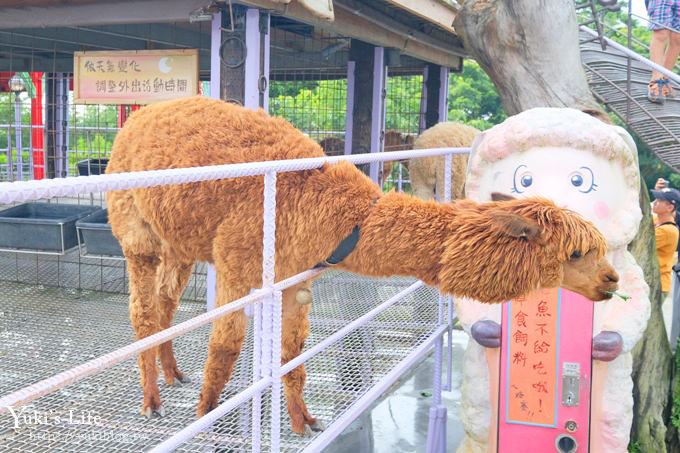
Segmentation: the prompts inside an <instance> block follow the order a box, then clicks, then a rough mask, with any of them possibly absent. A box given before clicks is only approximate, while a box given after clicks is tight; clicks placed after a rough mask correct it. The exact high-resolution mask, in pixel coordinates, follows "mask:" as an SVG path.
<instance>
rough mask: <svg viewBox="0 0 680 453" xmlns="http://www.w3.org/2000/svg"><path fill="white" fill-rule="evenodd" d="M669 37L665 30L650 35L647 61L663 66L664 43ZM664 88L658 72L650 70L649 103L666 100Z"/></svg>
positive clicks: (655, 31) (661, 102)
mask: <svg viewBox="0 0 680 453" xmlns="http://www.w3.org/2000/svg"><path fill="white" fill-rule="evenodd" d="M669 37H670V32H669V31H668V30H666V29H661V30H654V32H653V33H652V41H651V43H650V45H649V59H650V60H652V61H653V62H654V63H657V64H659V65H663V64H664V61H665V47H666V41H668V39H669ZM664 86H665V83H664V81H663V75H662V74H661V73H660V72H659V71H656V70H652V80H650V82H649V87H648V91H647V99H649V100H650V102H656V103H658V104H663V103H664V101H665V100H666V99H665V97H664V94H663V92H662V88H663V87H664Z"/></svg>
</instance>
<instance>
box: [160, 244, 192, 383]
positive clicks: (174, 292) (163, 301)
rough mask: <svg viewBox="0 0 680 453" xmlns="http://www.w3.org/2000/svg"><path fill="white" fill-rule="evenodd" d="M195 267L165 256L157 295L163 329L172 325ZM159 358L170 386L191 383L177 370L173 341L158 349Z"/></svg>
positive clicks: (161, 264) (170, 256) (165, 254)
mask: <svg viewBox="0 0 680 453" xmlns="http://www.w3.org/2000/svg"><path fill="white" fill-rule="evenodd" d="M193 266H194V265H193V263H186V262H181V261H178V260H177V259H176V258H175V257H173V256H172V255H170V254H168V253H164V254H163V257H162V258H161V263H160V265H159V266H158V271H157V273H156V293H157V296H158V309H159V312H160V327H161V329H167V328H168V327H170V325H171V324H172V319H173V317H174V315H175V310H176V309H177V304H178V302H179V298H180V297H181V296H182V291H184V288H185V287H186V285H187V283H188V282H189V277H191V270H192V269H193ZM158 357H159V359H160V361H161V367H162V368H163V376H164V377H165V382H167V383H168V385H175V384H177V383H180V382H190V380H189V378H188V377H186V376H184V374H183V373H182V372H180V371H179V368H177V362H175V354H174V353H173V350H172V341H167V342H165V343H163V344H161V345H160V346H159V347H158Z"/></svg>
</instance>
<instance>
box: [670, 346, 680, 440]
mask: <svg viewBox="0 0 680 453" xmlns="http://www.w3.org/2000/svg"><path fill="white" fill-rule="evenodd" d="M677 345H680V338H678V343H677ZM677 345H676V349H675V371H674V373H673V376H674V377H673V385H672V386H671V387H672V389H673V407H671V423H672V424H673V426H675V427H676V428H677V429H680V385H678V379H679V378H680V346H677Z"/></svg>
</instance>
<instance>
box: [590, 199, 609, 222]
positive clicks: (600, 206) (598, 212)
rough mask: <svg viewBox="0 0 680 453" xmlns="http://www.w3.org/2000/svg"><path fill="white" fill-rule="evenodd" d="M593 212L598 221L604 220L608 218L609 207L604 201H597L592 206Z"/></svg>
mask: <svg viewBox="0 0 680 453" xmlns="http://www.w3.org/2000/svg"><path fill="white" fill-rule="evenodd" d="M593 210H594V211H595V217H597V218H598V219H606V218H607V217H609V206H607V203H605V202H604V201H598V202H597V203H595V204H594V205H593Z"/></svg>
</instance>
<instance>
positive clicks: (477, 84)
mask: <svg viewBox="0 0 680 453" xmlns="http://www.w3.org/2000/svg"><path fill="white" fill-rule="evenodd" d="M505 118H506V115H505V112H503V106H502V105H501V99H500V97H499V96H498V93H497V92H496V88H495V87H494V85H493V82H492V81H491V79H490V78H489V76H488V75H486V73H485V72H484V70H483V69H482V68H481V67H479V65H478V64H477V63H476V62H474V61H466V62H465V65H464V66H463V72H462V73H460V74H451V75H450V77H449V121H458V122H461V123H465V124H468V125H470V126H474V127H476V128H477V129H480V130H485V129H488V128H490V127H491V126H493V125H495V124H498V123H500V122H502V121H503V120H504V119H505Z"/></svg>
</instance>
